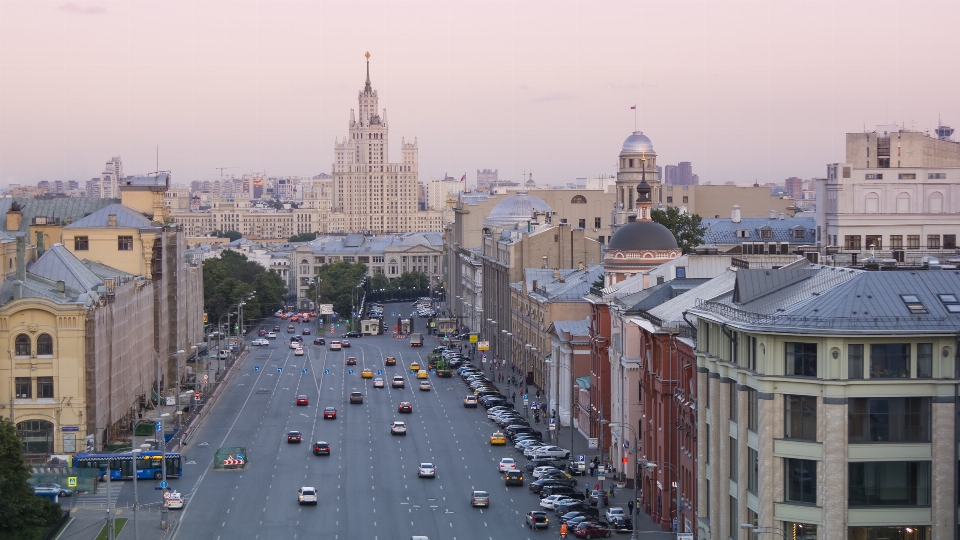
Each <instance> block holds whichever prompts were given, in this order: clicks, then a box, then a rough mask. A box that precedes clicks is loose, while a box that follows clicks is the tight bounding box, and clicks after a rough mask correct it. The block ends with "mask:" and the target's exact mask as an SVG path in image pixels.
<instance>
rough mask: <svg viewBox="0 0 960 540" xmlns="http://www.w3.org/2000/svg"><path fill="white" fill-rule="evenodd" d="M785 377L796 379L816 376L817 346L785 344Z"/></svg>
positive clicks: (811, 344) (813, 344)
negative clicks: (790, 376) (789, 376)
mask: <svg viewBox="0 0 960 540" xmlns="http://www.w3.org/2000/svg"><path fill="white" fill-rule="evenodd" d="M784 371H785V372H786V373H785V374H786V375H792V376H796V377H816V376H817V344H816V343H792V342H789V343H787V344H786V366H785V370H784Z"/></svg>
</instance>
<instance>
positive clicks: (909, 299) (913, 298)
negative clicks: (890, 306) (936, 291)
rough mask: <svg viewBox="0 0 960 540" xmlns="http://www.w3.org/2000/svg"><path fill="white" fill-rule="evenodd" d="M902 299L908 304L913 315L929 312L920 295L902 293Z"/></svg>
mask: <svg viewBox="0 0 960 540" xmlns="http://www.w3.org/2000/svg"><path fill="white" fill-rule="evenodd" d="M900 299H901V300H903V303H904V304H906V306H907V309H909V310H910V313H911V314H912V315H922V314H924V313H929V311H927V308H926V306H924V305H923V302H921V301H920V297H919V296H917V295H915V294H901V295H900Z"/></svg>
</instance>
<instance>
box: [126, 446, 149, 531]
mask: <svg viewBox="0 0 960 540" xmlns="http://www.w3.org/2000/svg"><path fill="white" fill-rule="evenodd" d="M149 448H150V445H149V444H141V445H140V448H131V449H130V453H131V454H133V540H140V519H139V518H140V496H139V495H138V494H137V457H138V456H139V454H140V452H143V451H144V450H147V449H149Z"/></svg>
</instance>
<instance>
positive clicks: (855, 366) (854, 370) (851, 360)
mask: <svg viewBox="0 0 960 540" xmlns="http://www.w3.org/2000/svg"><path fill="white" fill-rule="evenodd" d="M847 378H848V379H862V378H863V344H854V345H847Z"/></svg>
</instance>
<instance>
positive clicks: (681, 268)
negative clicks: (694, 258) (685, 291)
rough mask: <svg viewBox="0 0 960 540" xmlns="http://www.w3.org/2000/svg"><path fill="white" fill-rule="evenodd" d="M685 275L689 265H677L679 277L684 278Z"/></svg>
mask: <svg viewBox="0 0 960 540" xmlns="http://www.w3.org/2000/svg"><path fill="white" fill-rule="evenodd" d="M685 277H687V267H686V266H678V267H677V279H683V278H685Z"/></svg>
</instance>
